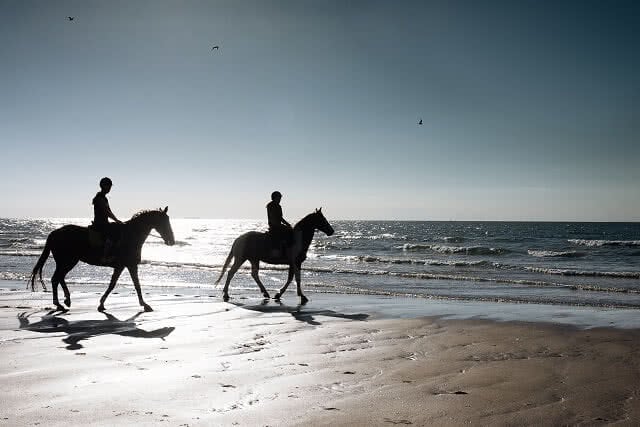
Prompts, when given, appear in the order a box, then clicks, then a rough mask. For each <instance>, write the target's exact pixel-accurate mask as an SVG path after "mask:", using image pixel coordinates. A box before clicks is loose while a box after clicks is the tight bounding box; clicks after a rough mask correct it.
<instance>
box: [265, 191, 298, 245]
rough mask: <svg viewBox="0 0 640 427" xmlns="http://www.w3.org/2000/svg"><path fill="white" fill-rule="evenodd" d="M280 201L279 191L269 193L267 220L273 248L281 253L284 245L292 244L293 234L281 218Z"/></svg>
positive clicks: (289, 226) (289, 225) (288, 225)
mask: <svg viewBox="0 0 640 427" xmlns="http://www.w3.org/2000/svg"><path fill="white" fill-rule="evenodd" d="M281 199H282V194H280V192H279V191H274V192H273V193H271V201H270V202H269V203H268V204H267V218H268V220H269V233H270V234H271V236H272V242H273V247H274V248H276V249H280V250H281V251H283V250H284V248H285V247H286V245H288V244H291V243H292V237H293V233H292V228H291V224H289V223H288V222H287V221H286V220H285V219H284V218H283V217H282V206H280V200H281Z"/></svg>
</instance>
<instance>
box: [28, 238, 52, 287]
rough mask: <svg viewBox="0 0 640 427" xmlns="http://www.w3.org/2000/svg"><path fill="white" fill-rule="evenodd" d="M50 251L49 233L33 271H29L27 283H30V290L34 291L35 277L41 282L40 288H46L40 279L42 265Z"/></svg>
mask: <svg viewBox="0 0 640 427" xmlns="http://www.w3.org/2000/svg"><path fill="white" fill-rule="evenodd" d="M50 253H51V234H49V237H47V243H45V245H44V249H43V250H42V254H41V255H40V258H38V262H37V263H36V266H35V267H33V272H32V273H31V279H29V283H31V292H35V290H36V277H37V278H38V280H39V281H40V283H41V284H42V290H44V291H46V290H47V286H46V285H45V283H44V280H42V268H43V267H44V264H45V263H46V262H47V258H49V254H50ZM27 289H29V284H27Z"/></svg>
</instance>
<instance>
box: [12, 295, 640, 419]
mask: <svg viewBox="0 0 640 427" xmlns="http://www.w3.org/2000/svg"><path fill="white" fill-rule="evenodd" d="M253 295H254V294H252V296H253ZM50 296H51V294H43V293H33V294H32V293H30V292H24V291H22V290H18V291H5V290H3V291H0V379H1V380H0V401H1V402H2V405H0V425H12V426H15V425H48V426H51V425H133V424H136V425H173V426H187V425H188V426H197V425H250V426H253V425H256V426H266V425H269V426H281V425H347V424H348V425H398V424H400V425H464V424H472V425H563V424H585V425H605V424H610V423H614V422H615V423H620V424H622V425H637V423H638V422H640V402H639V398H640V356H638V354H639V353H638V350H640V339H639V338H640V331H639V330H637V329H613V328H591V329H580V328H576V327H570V326H559V325H554V324H543V323H530V322H528V323H524V322H513V321H510V322H496V321H490V320H486V319H481V320H480V319H466V320H458V319H450V318H443V317H441V316H431V317H420V318H404V319H398V318H385V317H384V316H380V315H378V314H374V313H376V308H375V304H376V298H375V297H371V298H370V299H369V300H368V301H370V306H369V307H370V310H369V309H367V305H366V304H364V305H363V304H361V303H360V304H349V299H350V298H355V297H354V296H349V295H346V296H345V295H342V296H339V298H340V299H341V300H342V301H343V305H341V306H339V307H341V308H336V305H335V304H334V305H331V304H327V305H324V306H323V305H321V303H322V302H323V299H322V298H317V299H313V298H312V302H311V303H310V304H309V305H307V306H306V307H303V308H300V307H297V306H296V305H295V302H296V299H295V297H294V296H293V295H290V296H289V297H288V298H286V299H284V300H283V302H284V304H283V305H278V304H276V303H275V302H273V301H269V302H267V303H266V304H264V305H263V304H261V300H259V299H256V298H254V297H251V298H242V297H239V298H236V299H235V300H233V302H234V303H233V304H231V303H223V302H221V300H220V298H219V296H216V297H215V298H210V297H209V296H207V295H184V294H179V293H171V294H168V293H165V294H164V295H161V293H155V291H154V293H153V294H151V295H148V296H147V297H146V298H147V302H148V303H149V304H151V305H152V306H153V307H154V309H155V311H154V312H151V313H140V311H139V309H138V306H137V299H136V298H135V295H134V294H133V293H132V292H131V291H130V289H125V290H120V292H119V293H118V294H114V295H112V296H110V297H109V300H108V301H107V309H108V311H109V313H108V314H107V313H104V314H103V313H99V312H97V311H96V309H95V308H96V306H97V302H98V299H99V296H100V292H79V291H78V290H76V289H72V298H73V305H72V309H71V310H70V311H69V312H67V313H64V314H60V313H58V314H53V315H50V314H47V311H46V308H47V306H51V304H50V302H49V298H50ZM354 301H356V300H355V299H354ZM358 301H360V302H361V300H358ZM385 301H386V300H385ZM385 303H388V301H387V302H385ZM426 303H427V304H428V303H429V302H426Z"/></svg>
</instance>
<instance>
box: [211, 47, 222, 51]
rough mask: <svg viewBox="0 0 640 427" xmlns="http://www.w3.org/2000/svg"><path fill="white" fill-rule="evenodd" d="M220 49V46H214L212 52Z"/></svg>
mask: <svg viewBox="0 0 640 427" xmlns="http://www.w3.org/2000/svg"><path fill="white" fill-rule="evenodd" d="M218 49H220V46H214V47H212V48H211V50H212V51H214V50H218Z"/></svg>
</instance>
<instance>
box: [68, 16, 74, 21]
mask: <svg viewBox="0 0 640 427" xmlns="http://www.w3.org/2000/svg"><path fill="white" fill-rule="evenodd" d="M67 19H68V20H69V21H73V20H74V19H75V16H67Z"/></svg>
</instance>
